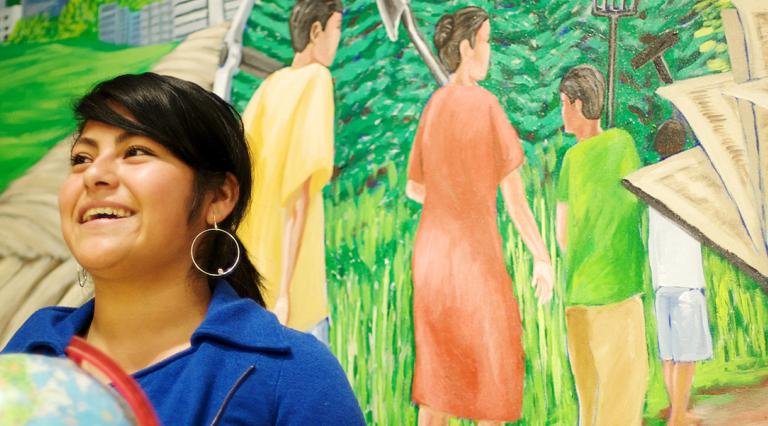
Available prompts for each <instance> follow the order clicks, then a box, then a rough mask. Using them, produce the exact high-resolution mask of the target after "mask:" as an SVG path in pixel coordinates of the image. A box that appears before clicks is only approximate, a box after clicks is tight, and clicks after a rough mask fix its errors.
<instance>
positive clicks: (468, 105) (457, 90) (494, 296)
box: [408, 85, 525, 421]
mask: <svg viewBox="0 0 768 426" xmlns="http://www.w3.org/2000/svg"><path fill="white" fill-rule="evenodd" d="M519 143H520V142H519V139H518V136H517V132H516V131H515V129H514V128H513V127H512V125H510V124H509V121H508V119H507V117H506V114H505V113H504V110H503V109H502V107H501V105H499V102H498V100H497V99H496V97H495V96H494V95H493V94H491V93H490V92H488V91H487V90H485V89H483V88H481V87H475V86H472V87H467V86H454V85H448V86H445V87H443V88H441V89H439V90H437V91H436V92H435V93H434V94H433V96H432V98H431V99H430V101H429V102H428V104H427V106H426V108H425V109H424V112H423V114H422V117H421V121H420V123H419V128H418V130H417V132H416V139H415V141H414V144H413V148H412V150H411V156H410V159H409V163H408V178H409V179H410V180H412V181H414V182H417V183H420V184H422V185H424V187H425V188H426V197H425V200H424V206H423V211H422V215H421V221H420V222H419V227H418V230H417V231H416V240H415V243H414V253H413V311H414V312H413V321H414V333H415V339H416V366H415V370H414V377H413V396H412V397H413V401H414V402H415V403H416V404H419V405H426V406H428V407H430V408H432V409H434V410H437V411H441V412H445V413H450V414H452V415H455V416H458V417H464V418H471V419H477V420H505V421H515V420H518V419H519V418H520V411H521V406H522V394H523V377H524V375H525V355H524V353H523V347H522V324H521V322H520V313H519V312H518V306H517V301H516V299H515V296H514V293H513V291H512V279H511V278H510V276H509V274H508V273H507V270H506V267H505V264H504V259H503V257H502V244H501V236H500V235H499V231H498V227H497V224H496V218H497V215H498V213H497V208H496V194H497V189H498V187H499V184H500V182H501V180H502V179H503V178H504V177H505V176H507V175H508V174H509V173H510V172H512V171H513V170H514V168H515V165H516V164H518V163H517V161H516V160H518V161H519V159H518V158H514V156H516V155H519V154H518V153H519V152H520V151H519Z"/></svg>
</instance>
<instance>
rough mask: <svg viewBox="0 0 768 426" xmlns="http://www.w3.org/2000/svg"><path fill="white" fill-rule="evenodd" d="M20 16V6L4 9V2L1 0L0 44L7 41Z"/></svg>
mask: <svg viewBox="0 0 768 426" xmlns="http://www.w3.org/2000/svg"><path fill="white" fill-rule="evenodd" d="M21 15H22V8H21V5H18V4H17V5H16V6H11V7H5V0H3V3H2V7H0V43H2V42H4V41H5V40H7V39H8V36H9V35H11V32H13V27H15V26H16V22H18V21H19V19H21Z"/></svg>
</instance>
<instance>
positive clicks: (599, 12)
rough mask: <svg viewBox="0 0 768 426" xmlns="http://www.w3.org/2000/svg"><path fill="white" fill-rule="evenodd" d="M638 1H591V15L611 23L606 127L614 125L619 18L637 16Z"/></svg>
mask: <svg viewBox="0 0 768 426" xmlns="http://www.w3.org/2000/svg"><path fill="white" fill-rule="evenodd" d="M639 4H640V0H592V14H593V15H595V16H604V17H608V19H610V21H611V27H610V32H609V35H608V111H607V118H608V126H609V127H613V126H614V124H615V114H616V110H615V106H616V89H615V80H616V38H617V36H618V32H619V18H624V17H627V16H635V15H637V6H638V5H639Z"/></svg>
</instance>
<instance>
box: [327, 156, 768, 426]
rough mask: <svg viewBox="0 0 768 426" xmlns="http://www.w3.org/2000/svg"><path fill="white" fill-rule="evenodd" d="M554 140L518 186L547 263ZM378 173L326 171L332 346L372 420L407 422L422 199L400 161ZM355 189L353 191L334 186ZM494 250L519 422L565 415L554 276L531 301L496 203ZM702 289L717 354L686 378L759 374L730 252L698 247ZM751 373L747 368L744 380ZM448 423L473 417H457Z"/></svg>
mask: <svg viewBox="0 0 768 426" xmlns="http://www.w3.org/2000/svg"><path fill="white" fill-rule="evenodd" d="M561 147H562V142H561V141H560V142H557V143H555V144H551V145H550V146H549V148H545V149H541V148H539V152H537V153H535V155H539V156H541V157H542V158H544V159H545V161H544V162H543V164H545V166H544V168H543V169H532V168H526V169H525V170H524V177H525V179H526V182H527V183H528V198H529V200H530V202H531V206H532V209H533V211H534V214H535V215H536V217H537V218H538V220H539V223H540V227H541V229H542V232H543V236H544V238H545V240H546V242H547V244H548V246H549V247H550V254H551V255H552V258H553V260H554V262H555V268H556V271H557V275H558V276H559V277H562V276H563V274H562V270H561V269H562V266H561V265H562V263H561V260H560V258H559V255H558V253H557V251H556V248H555V247H556V244H555V235H554V206H555V198H554V188H555V182H554V178H553V176H556V173H553V172H554V171H555V163H556V162H555V161H554V158H555V156H556V154H555V152H556V151H557V149H559V148H561ZM381 166H382V168H384V169H385V170H387V172H386V174H385V175H384V176H381V177H380V179H379V180H377V181H375V182H374V183H372V184H369V185H367V187H366V188H365V189H362V190H360V189H358V190H355V189H354V188H351V187H345V185H347V184H346V183H345V182H343V181H342V182H336V183H335V184H334V185H333V186H331V187H329V188H328V190H327V193H326V196H327V198H326V199H327V200H328V201H327V203H326V218H327V225H326V240H327V247H328V248H327V250H328V271H329V297H330V300H331V301H332V307H331V308H332V321H333V323H332V328H331V346H332V349H333V351H334V353H335V354H336V355H337V356H338V357H339V359H340V361H341V363H342V365H343V366H344V368H345V370H346V371H347V374H348V376H349V378H350V381H351V382H352V385H353V388H354V390H355V393H356V395H357V397H358V399H359V401H360V403H361V405H362V407H363V410H364V411H365V414H366V417H367V419H368V421H369V422H370V423H371V424H381V425H405V424H415V419H416V416H417V410H416V407H414V406H413V405H412V404H411V403H410V386H411V379H412V374H413V361H414V341H413V319H412V315H411V312H412V304H411V294H412V281H411V275H410V274H411V271H410V265H411V256H412V242H413V237H414V233H415V229H416V226H417V224H418V217H419V215H420V206H419V205H417V204H416V203H413V202H411V201H409V200H407V199H406V197H405V194H404V187H405V172H404V169H403V168H401V167H398V166H397V165H395V164H392V163H388V164H383V165H381ZM350 192H353V193H354V192H357V193H358V195H357V196H356V197H351V198H346V199H344V198H342V195H341V194H349V193H350ZM499 228H500V230H501V233H502V237H503V239H504V241H505V244H504V252H505V257H506V259H507V260H508V265H507V266H508V270H509V271H510V273H511V275H512V277H513V281H514V286H515V289H514V291H515V294H516V295H517V298H518V301H519V306H520V310H521V315H522V317H523V327H524V345H525V351H526V354H527V360H526V364H527V365H526V378H525V396H524V400H523V419H522V421H521V422H519V423H520V424H526V425H545V424H547V425H553V424H558V425H559V424H562V425H573V424H576V421H577V414H578V413H577V401H576V396H575V390H574V387H573V379H572V376H571V372H570V367H569V365H568V360H567V355H566V344H565V318H564V306H563V303H562V301H563V293H564V282H563V280H562V278H560V279H559V280H558V282H557V284H556V287H555V295H554V298H553V302H552V303H551V304H550V305H548V306H540V305H539V304H538V303H537V302H536V300H535V296H534V294H533V290H532V288H531V287H530V285H529V283H530V274H531V262H532V259H531V256H530V255H529V253H528V252H527V250H526V249H525V246H524V245H523V243H522V241H521V239H520V237H519V236H518V235H517V233H516V232H515V231H514V229H513V226H512V225H511V221H510V220H509V218H508V217H507V215H506V214H501V215H500V216H499ZM705 269H706V272H707V286H708V287H707V291H708V294H707V295H708V301H709V305H710V306H709V309H710V317H711V330H712V334H713V339H714V340H713V342H714V345H715V359H713V360H711V361H708V362H704V363H702V364H701V365H700V367H699V372H698V375H697V377H696V381H695V387H696V389H706V388H716V387H722V386H733V385H741V384H746V383H753V382H754V381H757V380H759V379H760V378H762V377H765V376H766V375H768V368H766V367H767V366H768V362H766V361H767V359H766V357H767V356H768V352H767V351H766V339H767V337H768V336H767V333H768V331H767V330H768V322H766V313H768V303H767V301H766V296H765V294H764V293H763V292H762V291H761V290H760V289H759V288H758V287H757V285H756V284H755V283H754V282H752V281H750V280H749V279H748V278H746V277H744V276H743V275H742V274H740V273H739V272H737V271H736V270H735V268H734V267H732V266H731V265H730V264H729V263H728V262H726V261H724V260H722V259H721V258H720V257H718V256H717V255H716V254H714V253H712V252H710V251H708V250H705ZM647 281H648V285H647V289H646V294H647V296H646V297H645V308H646V309H645V313H646V320H647V335H648V339H647V340H648V352H649V362H650V367H651V369H650V377H649V391H648V394H647V399H646V401H647V403H646V421H647V423H648V424H651V425H653V424H663V422H662V421H661V420H658V419H654V418H653V416H654V415H655V414H656V413H658V411H659V410H660V409H662V408H663V407H665V406H666V405H667V399H666V393H665V390H664V385H663V378H662V375H661V365H660V361H659V359H658V355H657V353H658V352H657V347H656V337H655V322H654V316H653V306H652V300H651V299H652V297H650V296H651V295H652V290H651V288H650V280H647ZM750 379H751V380H750ZM452 424H462V425H464V424H472V423H471V422H469V421H465V420H459V419H455V420H453V421H452Z"/></svg>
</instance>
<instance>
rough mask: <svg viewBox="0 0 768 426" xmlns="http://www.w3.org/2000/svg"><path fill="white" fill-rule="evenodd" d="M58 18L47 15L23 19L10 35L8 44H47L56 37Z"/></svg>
mask: <svg viewBox="0 0 768 426" xmlns="http://www.w3.org/2000/svg"><path fill="white" fill-rule="evenodd" d="M55 22H56V18H50V17H48V16H47V15H37V16H30V17H29V18H22V19H20V20H19V22H17V23H16V26H15V27H13V31H12V32H11V34H9V35H8V39H7V40H6V42H7V43H22V42H26V41H33V42H46V41H50V40H53V39H55V37H56V24H55Z"/></svg>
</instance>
